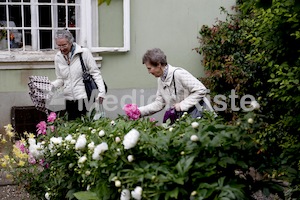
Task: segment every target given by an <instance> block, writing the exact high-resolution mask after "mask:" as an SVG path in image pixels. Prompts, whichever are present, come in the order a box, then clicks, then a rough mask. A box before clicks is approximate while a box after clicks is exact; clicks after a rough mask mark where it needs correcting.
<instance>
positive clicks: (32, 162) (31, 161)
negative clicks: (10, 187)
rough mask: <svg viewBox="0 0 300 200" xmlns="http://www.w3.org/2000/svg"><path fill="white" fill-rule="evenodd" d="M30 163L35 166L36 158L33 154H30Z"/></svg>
mask: <svg viewBox="0 0 300 200" xmlns="http://www.w3.org/2000/svg"><path fill="white" fill-rule="evenodd" d="M28 156H29V157H28V162H29V163H30V164H32V165H34V164H35V163H36V160H35V158H34V157H33V155H32V154H31V153H29V154H28Z"/></svg>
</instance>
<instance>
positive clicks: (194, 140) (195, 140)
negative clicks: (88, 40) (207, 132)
mask: <svg viewBox="0 0 300 200" xmlns="http://www.w3.org/2000/svg"><path fill="white" fill-rule="evenodd" d="M191 140H192V141H193V142H197V141H199V138H198V136H197V135H192V136H191Z"/></svg>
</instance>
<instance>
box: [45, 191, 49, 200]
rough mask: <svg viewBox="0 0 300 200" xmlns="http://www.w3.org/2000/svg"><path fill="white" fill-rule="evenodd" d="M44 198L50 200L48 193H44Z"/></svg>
mask: <svg viewBox="0 0 300 200" xmlns="http://www.w3.org/2000/svg"><path fill="white" fill-rule="evenodd" d="M45 198H46V199H47V200H50V194H49V192H46V194H45Z"/></svg>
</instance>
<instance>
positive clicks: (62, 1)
mask: <svg viewBox="0 0 300 200" xmlns="http://www.w3.org/2000/svg"><path fill="white" fill-rule="evenodd" d="M57 3H65V0H57Z"/></svg>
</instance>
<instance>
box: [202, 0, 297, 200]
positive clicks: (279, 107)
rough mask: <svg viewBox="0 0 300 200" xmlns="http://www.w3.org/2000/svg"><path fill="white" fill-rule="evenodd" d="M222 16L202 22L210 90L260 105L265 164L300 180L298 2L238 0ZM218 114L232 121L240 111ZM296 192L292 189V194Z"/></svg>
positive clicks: (204, 63)
mask: <svg viewBox="0 0 300 200" xmlns="http://www.w3.org/2000/svg"><path fill="white" fill-rule="evenodd" d="M233 9H234V10H233V12H230V13H228V12H227V11H225V10H224V9H222V11H224V12H225V13H227V18H226V20H224V21H221V20H218V21H217V22H216V24H215V25H213V26H212V27H210V26H203V27H202V29H201V30H200V36H201V37H200V47H199V48H198V51H199V53H200V54H202V55H203V65H204V67H205V71H206V75H207V76H206V77H205V78H204V79H202V81H203V82H204V83H205V84H206V86H207V87H208V88H210V90H211V93H212V95H216V94H224V93H225V94H226V92H227V94H229V92H230V90H231V89H235V90H236V92H237V93H238V94H239V95H240V97H241V96H242V95H245V94H251V95H253V96H255V97H256V98H257V100H258V101H259V103H260V104H261V106H262V109H261V112H260V114H261V115H260V116H261V117H260V119H259V121H262V122H263V124H262V126H261V128H260V130H259V134H258V141H259V143H260V144H261V145H262V148H263V152H264V154H265V159H266V161H265V162H266V166H265V167H266V168H274V170H275V171H276V174H281V173H284V174H286V176H287V178H288V179H289V181H291V184H292V185H294V186H296V185H299V183H300V182H299V180H300V174H299V169H300V155H299V153H297V152H299V150H300V143H299V139H300V138H299V132H300V123H299V121H300V85H299V80H300V67H299V66H300V23H299V22H300V15H299V13H300V3H299V1H297V0H273V1H264V0H239V1H237V7H234V8H233ZM218 114H219V115H221V116H223V117H225V119H226V120H227V121H229V122H230V121H231V122H232V123H234V121H235V120H236V119H238V118H239V117H240V116H242V115H244V113H242V112H233V111H232V110H230V109H227V110H226V112H220V113H218ZM297 195H298V196H299V193H298V194H295V196H296V197H297Z"/></svg>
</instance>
